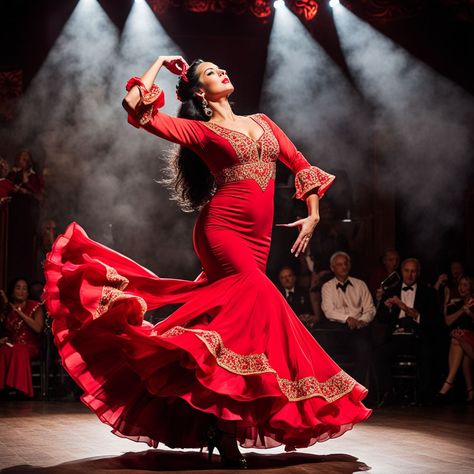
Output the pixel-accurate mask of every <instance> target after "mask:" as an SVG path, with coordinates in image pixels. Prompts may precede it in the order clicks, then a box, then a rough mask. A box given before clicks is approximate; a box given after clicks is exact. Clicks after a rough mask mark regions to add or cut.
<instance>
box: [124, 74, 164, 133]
mask: <svg viewBox="0 0 474 474" xmlns="http://www.w3.org/2000/svg"><path fill="white" fill-rule="evenodd" d="M133 86H138V90H139V92H140V101H139V102H138V104H137V106H136V107H135V111H134V112H133V113H129V114H128V123H130V124H132V125H133V126H134V127H137V128H140V127H143V125H145V124H147V123H148V122H149V121H150V120H151V119H152V118H153V117H154V116H155V115H156V114H157V113H158V109H161V108H162V107H163V106H164V105H165V93H164V92H163V90H162V89H161V88H160V87H158V86H157V85H156V84H153V86H152V87H151V90H150V91H149V90H148V89H147V88H146V87H145V85H144V84H143V82H142V81H141V79H140V78H138V77H132V78H131V79H130V80H129V81H128V82H127V86H126V89H127V91H129V90H130V89H131V88H132V87H133Z"/></svg>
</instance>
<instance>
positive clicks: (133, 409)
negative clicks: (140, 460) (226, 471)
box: [44, 224, 371, 449]
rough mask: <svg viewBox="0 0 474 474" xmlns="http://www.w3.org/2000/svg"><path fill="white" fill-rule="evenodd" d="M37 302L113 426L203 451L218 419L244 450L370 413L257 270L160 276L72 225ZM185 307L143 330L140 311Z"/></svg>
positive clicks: (318, 433) (69, 364) (71, 366)
mask: <svg viewBox="0 0 474 474" xmlns="http://www.w3.org/2000/svg"><path fill="white" fill-rule="evenodd" d="M45 272H46V276H47V283H46V288H45V295H44V296H45V302H46V306H47V308H48V311H49V314H50V315H51V316H52V318H53V333H54V336H55V342H56V344H57V346H58V348H59V352H60V354H61V357H62V359H63V363H64V366H65V367H66V369H67V370H68V372H69V373H70V374H71V376H72V377H73V378H74V379H75V380H76V382H77V383H78V384H79V385H80V386H81V387H82V388H83V389H84V392H85V393H84V395H83V397H82V400H83V402H84V403H85V404H86V405H88V406H89V407H90V408H91V409H92V410H93V411H94V412H95V413H96V414H97V416H98V417H99V418H100V419H101V420H102V421H103V422H104V423H107V424H109V425H110V426H111V427H112V428H113V431H114V433H115V434H117V435H119V436H124V437H127V438H130V439H133V440H136V441H144V442H147V443H148V444H149V445H150V446H157V444H158V443H159V442H163V443H165V444H166V445H168V446H170V447H200V446H203V445H205V444H206V440H205V433H206V432H207V427H208V426H209V424H210V423H211V422H212V420H215V418H216V417H217V418H220V419H223V420H233V421H236V422H237V433H238V439H239V441H240V443H241V444H242V446H245V447H258V448H267V447H274V446H277V445H279V444H284V445H286V447H287V449H293V448H298V447H307V446H309V445H311V444H313V443H315V442H318V441H324V440H326V439H329V438H334V437H336V436H340V435H341V434H343V433H344V432H345V431H347V430H348V429H351V428H352V426H353V425H354V424H355V423H357V422H360V421H362V420H364V419H366V418H367V417H368V416H369V415H370V413H371V411H370V410H368V409H367V408H365V407H364V405H363V404H362V403H361V400H362V399H363V398H364V396H365V395H366V392H367V390H366V389H365V388H364V387H362V386H361V385H359V384H358V383H357V382H356V381H355V380H353V379H352V378H351V377H349V376H348V375H347V374H345V373H344V372H343V371H342V370H341V369H340V368H339V367H338V366H337V365H336V364H335V363H334V362H333V361H332V360H331V359H330V358H329V356H327V354H326V353H325V352H324V351H323V350H322V349H321V348H320V346H319V345H318V344H317V343H316V341H315V340H314V339H313V337H312V336H311V335H310V334H309V333H308V332H307V330H306V329H305V328H304V326H303V325H302V324H301V323H300V321H299V320H298V318H297V317H296V316H295V315H294V313H293V312H292V311H291V309H290V308H289V306H288V305H287V303H286V301H285V300H284V298H283V297H282V296H281V294H280V293H279V292H278V290H277V289H276V288H275V287H274V285H273V284H272V283H271V282H270V280H268V279H267V278H266V276H265V275H264V274H263V273H262V272H261V271H260V270H258V271H257V270H256V271H252V272H248V273H245V274H235V275H231V276H228V277H225V278H222V279H220V280H217V281H214V282H212V283H210V282H208V281H207V279H206V277H205V275H201V276H200V277H199V278H198V279H197V280H196V281H186V280H175V279H164V278H160V277H158V276H156V275H154V274H153V273H152V272H150V271H148V270H146V269H145V268H143V267H141V266H140V265H138V264H136V263H135V262H133V261H132V260H130V259H128V258H126V257H124V256H123V255H121V254H119V253H117V252H115V251H113V250H111V249H108V248H107V247H105V246H103V245H101V244H98V243H96V242H94V241H92V240H91V239H89V238H88V237H87V235H86V234H85V232H84V231H83V230H82V229H81V228H80V227H79V226H78V225H77V224H71V225H70V226H69V227H68V229H67V231H66V233H65V234H64V235H63V236H61V237H59V238H58V239H57V241H56V243H55V245H54V247H53V250H52V252H51V253H50V254H49V255H48V258H47V261H46V263H45ZM168 303H182V306H181V307H180V308H179V309H178V310H176V311H175V312H174V313H173V314H172V315H171V316H169V317H168V318H167V319H166V320H165V321H163V322H161V323H159V324H157V325H155V326H151V325H150V324H149V323H146V322H144V321H143V314H144V312H145V310H146V309H147V308H148V309H154V308H157V307H159V306H162V305H165V304H168Z"/></svg>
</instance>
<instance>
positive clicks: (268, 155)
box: [203, 114, 280, 191]
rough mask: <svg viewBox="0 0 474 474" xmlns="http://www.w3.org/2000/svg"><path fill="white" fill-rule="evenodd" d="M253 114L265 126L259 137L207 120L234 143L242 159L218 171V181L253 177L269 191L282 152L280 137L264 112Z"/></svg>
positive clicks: (214, 128)
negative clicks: (269, 184) (252, 136)
mask: <svg viewBox="0 0 474 474" xmlns="http://www.w3.org/2000/svg"><path fill="white" fill-rule="evenodd" d="M252 118H253V120H254V121H255V122H257V123H258V124H259V125H260V127H261V128H262V130H263V133H262V135H261V136H260V137H259V138H258V139H257V140H254V139H253V138H250V137H248V136H247V135H245V133H242V132H238V131H235V130H231V129H229V128H225V127H222V126H220V125H218V124H215V123H212V122H203V123H204V125H205V126H206V127H208V128H209V129H211V130H212V131H213V132H214V133H216V134H217V135H219V136H221V137H222V138H224V139H225V140H227V141H228V142H229V143H230V144H231V146H232V148H233V149H234V151H235V154H236V155H237V158H238V160H239V161H240V165H236V166H231V167H229V168H224V169H223V170H221V171H219V172H218V173H217V174H216V176H215V178H216V183H217V185H222V184H225V183H229V182H234V181H241V180H243V179H253V180H255V181H256V182H257V184H258V185H259V186H260V188H261V189H262V191H265V189H266V188H267V186H268V182H269V181H270V179H274V178H275V170H276V165H275V161H276V160H277V159H278V155H279V153H280V146H279V144H278V140H277V139H276V137H275V135H274V134H273V132H272V130H271V128H270V125H268V123H267V122H266V120H265V119H263V118H262V117H261V115H260V114H257V115H252Z"/></svg>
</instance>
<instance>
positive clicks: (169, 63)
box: [160, 56, 189, 76]
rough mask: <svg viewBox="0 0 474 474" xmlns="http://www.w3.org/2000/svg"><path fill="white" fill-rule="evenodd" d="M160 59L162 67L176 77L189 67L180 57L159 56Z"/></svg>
mask: <svg viewBox="0 0 474 474" xmlns="http://www.w3.org/2000/svg"><path fill="white" fill-rule="evenodd" d="M160 59H161V60H162V61H163V66H165V68H166V69H168V71H170V72H172V73H173V74H176V75H177V76H180V75H181V73H182V72H183V71H186V70H187V69H188V67H189V66H188V63H187V62H186V61H185V59H184V58H183V57H182V56H160Z"/></svg>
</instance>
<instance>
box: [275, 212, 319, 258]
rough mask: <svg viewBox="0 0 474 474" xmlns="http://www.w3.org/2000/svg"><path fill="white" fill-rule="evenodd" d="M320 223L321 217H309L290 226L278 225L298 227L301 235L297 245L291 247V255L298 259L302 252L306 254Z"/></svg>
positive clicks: (287, 225)
mask: <svg viewBox="0 0 474 474" xmlns="http://www.w3.org/2000/svg"><path fill="white" fill-rule="evenodd" d="M318 222H319V217H312V216H308V217H305V218H304V219H298V220H297V221H295V222H290V223H289V224H277V226H281V227H298V229H299V231H300V233H299V234H298V238H297V239H296V241H295V243H294V244H293V246H292V247H291V253H294V254H295V257H298V256H299V254H300V253H301V252H304V251H305V250H306V248H307V247H308V244H309V241H310V239H311V237H312V236H313V232H314V229H315V227H316V225H317V224H318Z"/></svg>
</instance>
